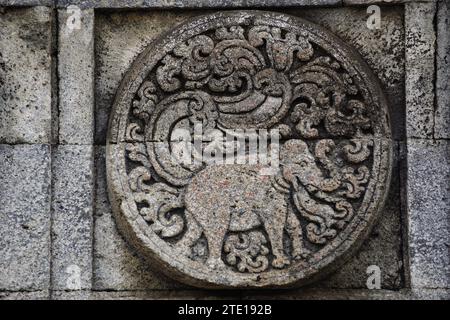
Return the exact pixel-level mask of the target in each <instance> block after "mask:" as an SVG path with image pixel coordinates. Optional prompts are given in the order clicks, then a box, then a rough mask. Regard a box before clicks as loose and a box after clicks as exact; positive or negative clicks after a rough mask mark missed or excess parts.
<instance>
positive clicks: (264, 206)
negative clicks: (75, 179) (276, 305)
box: [107, 11, 391, 287]
mask: <svg viewBox="0 0 450 320" xmlns="http://www.w3.org/2000/svg"><path fill="white" fill-rule="evenodd" d="M197 127H201V132H202V134H201V135H200V134H199V132H198V131H197V129H196V128H197ZM180 130H181V131H180ZM177 132H184V133H186V132H187V133H188V137H189V141H188V142H189V145H190V149H189V150H190V151H191V154H189V157H188V158H189V159H188V160H192V161H187V162H186V161H185V162H183V161H178V160H179V158H176V157H174V153H175V150H177V148H178V145H179V143H180V139H179V136H177ZM249 132H250V134H249ZM217 133H219V135H220V133H223V135H224V136H226V137H230V136H231V137H232V139H231V140H229V141H228V140H227V142H226V143H224V145H221V146H218V145H217V141H219V140H217V139H215V138H214V137H215V136H214V135H215V134H217ZM252 134H256V135H257V137H258V138H257V141H258V143H261V142H263V140H264V139H261V137H269V138H268V139H267V141H266V142H267V144H266V145H265V146H264V148H263V149H264V150H266V151H267V150H269V151H270V152H271V154H274V153H276V154H277V161H275V162H276V166H274V162H271V163H270V164H268V163H258V162H256V163H253V162H252V161H251V158H252V156H253V154H252V152H253V151H255V150H256V153H258V152H261V150H262V149H261V144H260V145H259V146H258V149H255V150H253V151H252V149H251V147H248V148H247V147H245V145H246V143H247V142H248V141H250V140H251V139H250V138H249V136H251V135H252ZM191 138H192V141H193V143H192V144H191V143H190V142H191ZM108 139H109V140H108V147H107V149H108V152H107V168H108V186H109V191H110V198H111V202H112V203H113V208H114V214H115V217H116V220H117V223H118V226H119V229H120V230H121V232H122V233H123V235H124V236H125V238H126V239H128V240H129V241H130V242H131V243H132V244H133V245H134V246H135V247H136V249H137V250H138V251H139V252H140V253H141V254H142V255H143V256H144V257H145V258H147V259H148V261H149V262H150V263H152V264H153V265H155V266H156V268H158V269H159V270H161V271H162V272H165V273H167V274H168V275H170V276H172V277H174V278H176V279H178V280H180V281H184V282H186V283H188V284H192V285H196V286H201V287H283V286H294V285H301V284H305V283H308V282H311V281H314V280H315V279H317V278H319V277H321V276H323V275H325V274H327V273H329V272H331V271H332V270H334V269H336V268H337V267H338V266H339V265H340V264H342V263H343V262H345V259H346V258H348V257H349V256H351V254H352V253H353V252H354V251H355V250H356V249H357V247H358V245H359V244H361V242H362V241H363V240H364V239H365V237H366V236H367V234H368V232H369V230H370V228H371V227H372V225H373V224H374V223H375V220H376V218H377V216H378V214H379V212H380V210H381V209H382V206H383V201H384V198H385V195H386V193H387V188H388V185H389V180H390V170H391V140H390V139H391V136H390V125H389V117H388V109H387V105H386V102H385V99H384V97H383V94H382V92H381V89H380V87H379V85H378V83H377V80H376V79H375V77H374V76H373V75H372V73H371V71H370V70H369V68H368V67H367V66H366V64H365V63H364V62H363V59H362V58H361V57H360V56H359V55H358V54H357V53H356V52H355V51H353V50H352V49H351V48H349V47H348V46H347V45H345V44H344V43H343V42H342V41H341V40H340V39H338V38H337V37H335V36H333V35H332V34H330V33H329V32H327V31H326V30H324V29H323V28H321V27H318V26H316V25H314V24H312V23H309V22H307V21H305V20H302V19H299V18H294V17H291V16H287V15H283V14H276V13H267V12H257V11H239V12H220V13H216V14H211V15H207V16H203V17H199V18H195V19H192V20H190V21H189V22H187V23H184V24H183V25H181V26H179V27H177V28H176V29H174V30H173V31H171V32H170V33H168V34H166V35H164V36H162V37H161V38H160V39H159V40H157V41H156V42H155V43H153V44H152V45H151V46H149V47H148V48H147V49H146V50H145V51H144V52H143V53H142V54H141V55H140V56H139V58H138V59H137V60H136V61H135V63H134V64H133V66H132V67H131V69H130V70H129V72H128V73H127V75H126V76H125V78H124V79H123V81H122V84H121V86H120V88H119V89H118V92H117V95H116V100H115V102H114V106H113V109H112V114H111V119H110V127H109V138H108ZM196 141H199V143H196ZM185 142H186V141H185V140H184V141H183V143H185ZM243 145H244V151H243V152H242V153H241V154H243V159H240V160H243V161H234V160H236V159H233V158H232V159H233V161H227V160H224V161H222V162H221V161H218V162H213V161H210V160H211V159H210V158H207V157H204V155H205V154H209V155H217V154H219V153H221V152H222V153H225V154H232V155H235V154H237V153H238V150H237V149H239V148H240V147H242V146H243ZM183 150H185V149H183ZM202 156H203V157H202ZM256 156H259V154H256ZM174 158H176V159H174ZM215 159H218V158H215ZM272 160H273V159H272ZM269 167H270V169H271V170H264V169H268V168H269Z"/></svg>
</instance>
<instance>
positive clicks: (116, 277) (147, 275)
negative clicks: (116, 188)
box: [93, 147, 181, 290]
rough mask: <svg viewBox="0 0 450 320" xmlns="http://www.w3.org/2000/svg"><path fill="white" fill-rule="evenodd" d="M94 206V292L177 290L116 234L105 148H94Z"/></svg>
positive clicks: (175, 285)
mask: <svg viewBox="0 0 450 320" xmlns="http://www.w3.org/2000/svg"><path fill="white" fill-rule="evenodd" d="M95 154H96V160H95V161H96V170H97V177H96V182H97V185H96V203H95V230H94V262H93V263H94V285H93V288H94V289H95V290H152V289H170V288H178V287H181V285H180V284H178V283H175V282H174V281H173V280H170V279H167V278H166V277H165V276H163V275H161V274H159V273H155V272H154V271H153V270H152V269H151V268H150V267H149V265H148V262H146V261H144V260H143V259H142V258H140V257H139V256H138V255H137V253H136V252H135V251H134V249H133V248H131V247H130V246H129V245H128V244H127V243H126V241H125V240H124V239H123V238H122V236H121V235H120V234H119V232H118V230H117V226H116V222H115V220H114V218H113V216H112V209H111V205H110V202H109V199H108V191H107V184H106V167H105V148H104V147H98V148H96V152H95Z"/></svg>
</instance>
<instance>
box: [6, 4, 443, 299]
mask: <svg viewBox="0 0 450 320" xmlns="http://www.w3.org/2000/svg"><path fill="white" fill-rule="evenodd" d="M431 2H434V1H433V0H421V1H415V0H393V1H391V2H390V3H386V1H382V0H329V1H327V0H323V1H314V0H311V1H309V0H305V1H288V0H286V1H284V0H283V1H272V0H267V1H264V0H262V1H256V0H255V1H245V0H243V1H235V2H233V3H232V4H230V3H226V2H225V1H211V2H209V1H206V0H205V1H199V2H195V4H193V2H189V1H182V0H180V1H159V0H154V1H153V0H149V1H146V0H125V1H115V0H113V1H91V0H80V1H78V0H67V1H65V0H60V1H52V0H0V144H1V143H3V144H1V145H0V186H1V187H0V235H1V236H0V269H1V270H2V272H0V300H7V299H49V298H51V299H177V298H178V299H180V298H181V299H183V298H184V299H222V298H230V299H232V298H237V299H252V298H267V299H274V298H275V299H278V298H279V299H446V300H449V299H450V289H449V267H448V266H449V260H450V259H449V251H448V250H449V249H448V245H449V241H450V240H449V217H448V216H449V212H450V209H449V207H450V204H449V193H450V192H449V183H448V182H449V180H450V179H449V170H450V169H449V168H450V164H449V158H450V152H449V140H448V139H449V138H450V133H449V128H450V126H449V117H450V116H449V115H450V112H449V110H450V106H449V99H450V94H449V82H448V81H449V80H448V79H449V70H450V67H449V65H448V63H449V59H450V58H449V34H448V33H449V32H450V26H449V19H448V17H449V13H448V10H449V8H448V1H437V5H435V4H432V3H431ZM403 3H408V4H407V5H406V6H403ZM54 4H56V5H58V6H59V7H60V8H65V7H67V6H68V5H70V4H78V5H79V6H80V7H81V8H93V7H96V8H108V7H109V8H119V7H126V8H164V7H165V8H171V7H179V8H185V9H184V11H164V9H162V11H154V10H152V11H145V10H141V11H134V12H130V11H128V12H127V11H121V10H112V11H100V10H96V11H95V20H96V21H95V26H94V19H93V18H94V17H93V16H94V13H93V11H92V10H91V9H86V10H83V11H82V14H83V15H82V17H83V21H82V23H83V24H82V25H83V28H82V29H80V30H78V31H76V32H74V33H73V34H74V35H76V36H75V37H69V36H68V34H67V33H63V32H62V30H63V29H64V28H65V27H67V24H64V18H65V17H66V16H67V15H68V12H67V11H66V10H65V9H61V10H60V11H59V14H60V19H59V26H57V25H56V24H55V22H56V16H57V14H58V10H54V11H52V10H51V9H49V8H44V7H30V8H26V7H27V6H34V5H40V6H47V7H50V6H52V5H54ZM369 4H380V5H383V6H381V10H382V11H381V12H382V19H383V20H382V24H381V29H379V30H369V29H367V28H366V27H365V24H366V19H367V16H368V14H367V13H366V9H367V6H368V5H369ZM384 4H385V5H386V6H384ZM226 5H231V6H232V7H233V8H238V7H242V6H249V7H253V8H255V9H262V10H266V9H267V10H276V11H283V12H286V13H288V14H294V15H298V16H300V17H303V18H306V19H308V20H310V21H313V22H316V23H318V24H320V25H322V26H324V27H325V28H327V29H329V30H331V31H332V32H334V33H335V34H337V35H338V36H339V37H340V38H342V39H343V40H344V41H345V42H347V43H349V44H350V45H352V46H354V47H355V48H356V49H357V50H358V51H359V52H360V53H361V55H362V56H363V58H364V59H365V61H366V62H367V63H368V64H369V66H370V67H371V68H372V70H374V72H375V73H376V75H377V76H378V78H379V79H380V80H381V81H380V82H381V85H382V87H383V90H384V91H385V93H386V94H387V97H388V100H389V105H390V107H391V118H392V122H393V129H394V138H395V140H399V142H398V143H396V144H395V148H394V151H395V161H394V166H395V167H394V171H393V176H392V183H391V187H390V193H389V196H388V199H387V202H386V206H385V209H384V211H383V213H382V216H381V218H380V220H379V222H378V223H377V225H376V226H375V228H374V229H373V231H372V233H371V234H370V235H369V237H368V239H367V240H366V241H365V242H364V244H363V246H362V247H361V250H359V251H358V252H357V253H356V254H355V256H354V257H352V258H351V259H350V260H349V261H348V262H347V263H346V264H345V265H343V266H342V268H341V269H340V270H339V271H337V272H336V273H334V274H332V275H330V276H329V277H327V278H326V279H324V280H322V281H319V282H316V283H315V284H314V285H312V286H310V287H307V288H301V289H295V290H287V291H276V292H274V291H267V290H263V291H247V290H245V291H239V292H238V291H225V292H224V291H206V290H199V289H193V288H190V287H187V286H184V285H182V284H180V283H178V282H175V281H174V280H171V279H168V278H166V277H165V276H162V275H160V274H159V273H158V272H157V271H155V270H152V269H151V268H150V267H149V266H148V263H147V262H146V261H144V260H143V259H142V258H140V257H139V256H138V255H137V253H136V252H135V251H134V250H133V249H132V248H131V247H130V246H129V245H128V244H127V243H126V241H125V240H124V239H123V238H122V237H121V236H120V234H119V233H118V231H117V227H116V223H115V221H114V219H113V217H112V212H111V208H110V204H109V200H108V195H107V186H106V174H105V159H104V147H103V146H101V145H103V144H104V143H105V136H106V128H107V120H108V114H109V111H110V110H109V107H110V106H111V104H112V99H113V96H114V94H115V90H116V88H117V86H118V84H119V82H120V80H121V79H122V78H123V76H124V74H125V72H126V71H127V70H128V68H129V66H130V64H131V62H132V61H133V60H134V59H135V58H136V57H137V55H138V54H139V53H140V52H141V51H142V50H143V49H144V48H145V47H146V46H147V45H148V44H149V43H150V42H151V41H152V40H153V39H155V38H156V37H158V36H159V35H160V34H161V33H163V32H164V31H167V30H169V29H170V28H172V27H173V26H174V25H176V24H178V23H180V22H182V21H183V20H184V19H187V18H188V17H191V16H194V15H199V14H204V13H207V12H212V10H210V11H189V10H187V9H186V8H187V7H188V6H196V7H203V8H206V7H214V8H215V9H214V11H216V10H218V9H217V8H219V7H224V6H226ZM274 5H275V6H277V7H278V8H277V9H269V8H266V7H267V6H274ZM303 5H306V6H311V8H306V9H305V8H303V7H302V8H300V9H295V8H283V9H281V7H290V6H298V7H300V6H303ZM328 5H330V6H340V5H343V6H346V7H345V8H322V6H328ZM4 6H5V7H4ZM314 6H318V7H317V8H313V7H314ZM19 7H23V8H19ZM404 8H406V11H404ZM436 8H437V13H436V11H435V9H436ZM433 19H435V20H434V22H433ZM55 27H56V28H58V29H57V30H55V29H56V28H55ZM92 28H94V29H92ZM57 32H58V34H57ZM435 32H436V33H435ZM52 34H53V38H52ZM92 34H94V37H95V39H93V40H92V39H90V37H92ZM58 42H59V45H58V48H59V52H58V53H56V52H53V46H54V45H55V44H57V43H58ZM405 42H406V46H405ZM93 46H95V63H94V61H92V57H93V56H94V52H92V51H91V52H89V50H92V48H93ZM58 48H56V47H55V48H54V49H58ZM405 49H406V55H405V54H404V52H405ZM435 53H436V55H434V54H435ZM58 60H59V63H58V66H57V67H58V69H59V74H57V73H55V72H54V71H53V70H56V69H55V64H56V62H58ZM405 61H406V63H405ZM434 68H436V70H435V69H434ZM73 70H75V74H69V73H70V72H72V71H73ZM92 72H95V85H96V87H97V88H96V91H95V99H96V100H97V101H96V102H95V110H94V111H95V116H94V115H93V112H94V111H93V110H92V101H93V98H92V93H91V91H90V90H92V87H93V86H92ZM56 76H58V77H59V78H60V79H59V88H57V86H56V80H57V79H56ZM405 84H406V87H405ZM57 90H59V95H58V94H56V95H55V93H57ZM405 93H406V95H405ZM52 100H53V101H52ZM58 100H59V110H57V109H56V107H55V106H56V104H57V102H58ZM434 102H436V104H435V103H434ZM73 106H76V108H73ZM405 106H406V107H405ZM405 114H406V117H407V118H406V120H405ZM92 117H95V121H96V128H95V143H97V144H100V146H89V145H91V144H92V130H93V129H92V128H93V127H92V125H93V120H92ZM58 122H59V124H60V126H61V130H58ZM405 128H407V134H408V136H409V137H417V138H424V139H409V140H408V141H402V140H405V137H406V134H405V131H406V130H405ZM90 130H91V131H90ZM58 138H59V139H60V143H63V144H69V145H68V146H50V145H47V144H48V143H53V142H56V141H57V139H58ZM432 138H435V139H437V140H433V139H432ZM21 143H23V144H21ZM7 144H9V145H7ZM73 144H86V146H84V147H81V146H75V145H73ZM406 148H407V150H408V153H407V154H405V152H404V150H405V149H406ZM93 149H94V150H95V156H96V159H95V162H93V160H92V157H93V156H92V151H93ZM52 153H53V156H52ZM406 155H407V157H408V168H406V163H405V157H406ZM52 161H54V163H53V165H51V162H52ZM52 169H53V173H52V172H51V171H52ZM89 170H90V171H89ZM52 175H53V178H52ZM52 181H53V186H52ZM80 182H81V183H80ZM93 182H94V183H95V185H93V184H92V183H93ZM52 193H53V200H52ZM52 202H53V203H52ZM52 212H53V213H52ZM52 214H54V215H55V219H54V220H53V223H54V224H55V225H54V226H53V231H54V234H53V236H52V235H51V230H52V227H51V224H52V222H51V215H52ZM55 235H56V237H55ZM52 238H53V240H54V243H53V244H52V243H51V240H52ZM51 249H53V250H54V252H53V261H51V258H52V253H51ZM404 260H406V261H404ZM74 261H75V264H76V265H79V266H83V268H82V270H83V272H82V273H81V275H82V276H81V279H82V281H81V283H82V288H81V290H74V289H73V288H74V287H72V285H73V282H71V281H69V282H67V281H68V280H70V279H68V277H70V275H73V272H69V273H67V272H66V271H67V269H66V268H67V264H69V263H70V264H72V263H73V262H74ZM51 264H54V266H53V269H52V270H51ZM372 264H376V265H379V266H380V268H381V271H382V273H381V276H382V280H381V287H382V290H367V289H366V288H365V285H366V283H365V282H366V279H367V275H366V273H365V272H366V268H367V266H368V265H372ZM85 270H86V272H84V271H85ZM51 278H52V279H51ZM72 279H73V278H72ZM52 281H53V282H54V288H50V283H51V282H52ZM68 284H69V286H68ZM91 285H92V288H91ZM410 286H412V288H413V289H414V290H413V291H411V290H410V289H409V287H410ZM91 289H92V290H91Z"/></svg>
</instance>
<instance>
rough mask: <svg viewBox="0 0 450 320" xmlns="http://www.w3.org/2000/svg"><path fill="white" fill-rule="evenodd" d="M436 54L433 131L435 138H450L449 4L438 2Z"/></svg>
mask: <svg viewBox="0 0 450 320" xmlns="http://www.w3.org/2000/svg"><path fill="white" fill-rule="evenodd" d="M438 6H439V7H438V13H437V42H436V45H437V54H436V67H437V70H436V102H437V104H436V113H435V128H434V130H435V132H434V136H435V137H436V138H437V139H449V138H450V4H449V2H448V1H440V2H439V3H438Z"/></svg>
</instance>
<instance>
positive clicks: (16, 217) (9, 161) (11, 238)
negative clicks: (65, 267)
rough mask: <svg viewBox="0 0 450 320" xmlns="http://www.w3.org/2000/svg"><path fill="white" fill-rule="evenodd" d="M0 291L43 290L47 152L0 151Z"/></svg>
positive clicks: (41, 148) (29, 148)
mask: <svg viewBox="0 0 450 320" xmlns="http://www.w3.org/2000/svg"><path fill="white" fill-rule="evenodd" d="M0 163H1V165H0V185H1V188H0V257H1V259H0V270H2V271H1V272H0V290H9V291H18V290H24V291H32V290H35V291H37V290H46V289H48V286H49V275H50V270H49V268H50V252H49V248H50V163H51V159H50V148H49V146H46V145H14V146H9V145H0Z"/></svg>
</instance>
